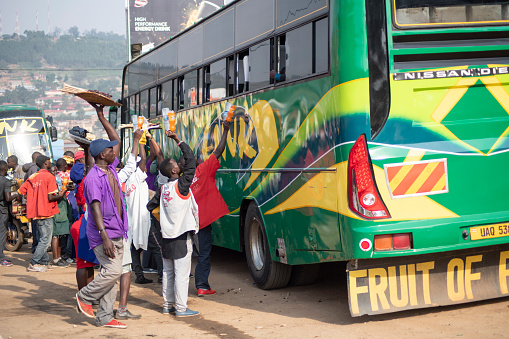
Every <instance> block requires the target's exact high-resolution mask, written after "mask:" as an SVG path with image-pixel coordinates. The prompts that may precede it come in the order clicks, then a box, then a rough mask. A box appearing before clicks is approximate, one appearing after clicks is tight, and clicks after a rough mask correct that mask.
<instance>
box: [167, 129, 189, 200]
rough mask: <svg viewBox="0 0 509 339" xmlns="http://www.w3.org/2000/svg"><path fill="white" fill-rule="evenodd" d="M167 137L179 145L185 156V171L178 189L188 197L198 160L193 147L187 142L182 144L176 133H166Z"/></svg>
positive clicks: (180, 178) (179, 180) (179, 181)
mask: <svg viewBox="0 0 509 339" xmlns="http://www.w3.org/2000/svg"><path fill="white" fill-rule="evenodd" d="M166 135H167V136H168V137H170V138H171V139H173V140H174V141H175V142H176V143H177V145H178V146H179V147H180V150H181V151H182V154H183V156H184V169H183V171H182V175H181V176H180V177H179V179H178V187H179V191H180V193H181V194H183V195H187V193H188V192H189V188H190V187H191V184H192V183H193V178H194V172H195V170H196V158H195V156H194V154H193V150H192V149H191V147H189V145H188V144H186V143H185V142H181V141H180V139H179V137H178V135H177V134H176V133H174V132H172V131H166Z"/></svg>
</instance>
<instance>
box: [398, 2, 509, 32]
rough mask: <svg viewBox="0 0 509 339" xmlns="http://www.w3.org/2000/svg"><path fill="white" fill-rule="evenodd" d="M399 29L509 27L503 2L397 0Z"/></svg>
mask: <svg viewBox="0 0 509 339" xmlns="http://www.w3.org/2000/svg"><path fill="white" fill-rule="evenodd" d="M393 1H394V3H393V5H394V7H393V11H394V12H395V18H394V23H395V25H396V26H403V27H404V26H436V25H440V24H442V25H456V26H458V25H469V24H473V23H499V24H509V2H508V1H503V0H393Z"/></svg>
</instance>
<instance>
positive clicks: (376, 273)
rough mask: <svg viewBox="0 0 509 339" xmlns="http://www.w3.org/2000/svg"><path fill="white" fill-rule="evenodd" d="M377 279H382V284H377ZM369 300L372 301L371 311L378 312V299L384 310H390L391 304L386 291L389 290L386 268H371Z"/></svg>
mask: <svg viewBox="0 0 509 339" xmlns="http://www.w3.org/2000/svg"><path fill="white" fill-rule="evenodd" d="M376 277H380V283H379V284H377V283H376ZM368 281H369V298H370V300H371V309H372V310H373V311H378V299H380V303H381V304H382V308H383V309H384V310H388V309H390V308H391V307H390V305H389V302H388V301H387V296H386V295H385V291H386V290H387V271H386V270H385V269H384V268H370V269H369V277H368Z"/></svg>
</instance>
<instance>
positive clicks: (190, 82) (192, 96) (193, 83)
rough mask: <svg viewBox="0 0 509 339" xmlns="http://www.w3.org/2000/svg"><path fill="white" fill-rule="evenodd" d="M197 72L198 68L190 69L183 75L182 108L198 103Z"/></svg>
mask: <svg viewBox="0 0 509 339" xmlns="http://www.w3.org/2000/svg"><path fill="white" fill-rule="evenodd" d="M198 73H199V70H194V71H191V72H189V73H187V74H185V75H184V76H183V81H182V85H183V86H182V87H183V91H181V94H182V95H183V99H184V100H183V101H184V109H187V108H190V107H193V106H196V105H198V91H199V88H198V80H199V79H198V78H199V76H198ZM181 102H182V100H181Z"/></svg>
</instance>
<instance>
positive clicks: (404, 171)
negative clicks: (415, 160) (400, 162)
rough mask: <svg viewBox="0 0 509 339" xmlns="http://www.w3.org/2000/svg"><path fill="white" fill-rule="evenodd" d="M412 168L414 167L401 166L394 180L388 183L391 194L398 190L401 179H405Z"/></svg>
mask: <svg viewBox="0 0 509 339" xmlns="http://www.w3.org/2000/svg"><path fill="white" fill-rule="evenodd" d="M413 167H414V166H413V165H406V166H402V167H401V169H400V170H399V172H398V174H396V175H395V176H394V178H392V180H391V182H390V183H389V185H390V186H391V190H392V191H393V192H394V191H395V190H396V189H397V188H398V186H399V184H401V182H402V181H403V179H405V177H406V176H407V174H408V172H410V170H411V169H412V168H413Z"/></svg>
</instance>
